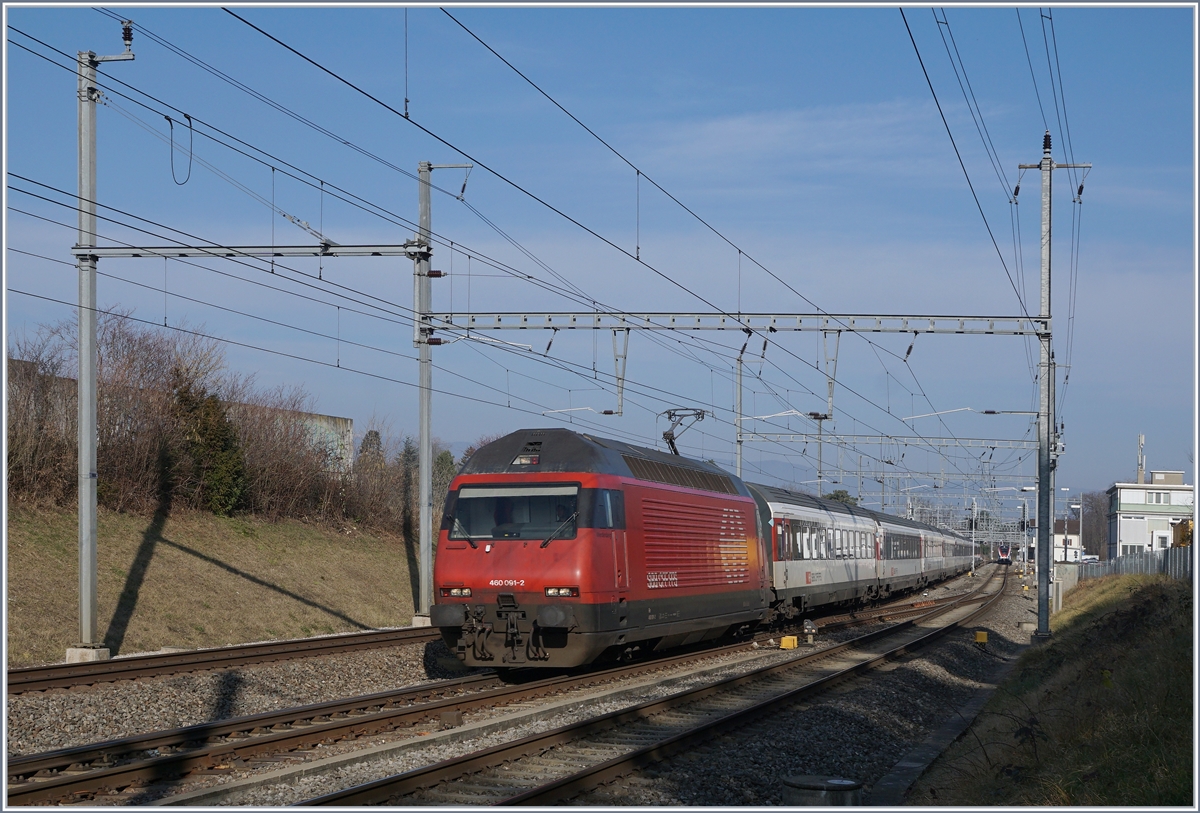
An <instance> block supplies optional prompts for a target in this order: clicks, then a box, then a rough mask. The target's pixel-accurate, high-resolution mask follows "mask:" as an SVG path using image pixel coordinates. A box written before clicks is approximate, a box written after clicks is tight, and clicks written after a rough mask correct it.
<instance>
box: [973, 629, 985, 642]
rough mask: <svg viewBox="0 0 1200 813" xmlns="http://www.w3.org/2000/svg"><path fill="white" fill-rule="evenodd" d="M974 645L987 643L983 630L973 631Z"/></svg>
mask: <svg viewBox="0 0 1200 813" xmlns="http://www.w3.org/2000/svg"><path fill="white" fill-rule="evenodd" d="M975 643H977V644H986V643H987V633H986V632H984V631H983V630H976V631H975Z"/></svg>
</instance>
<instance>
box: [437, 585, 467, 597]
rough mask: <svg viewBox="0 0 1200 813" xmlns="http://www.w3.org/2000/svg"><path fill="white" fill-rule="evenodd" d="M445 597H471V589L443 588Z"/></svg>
mask: <svg viewBox="0 0 1200 813" xmlns="http://www.w3.org/2000/svg"><path fill="white" fill-rule="evenodd" d="M442 595H443V596H464V597H465V596H469V595H471V588H470V587H443V588H442Z"/></svg>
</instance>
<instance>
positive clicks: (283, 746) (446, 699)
mask: <svg viewBox="0 0 1200 813" xmlns="http://www.w3.org/2000/svg"><path fill="white" fill-rule="evenodd" d="M969 600H971V598H970V596H969V595H968V596H952V597H944V598H942V599H939V600H938V602H940V603H946V602H953V601H969ZM934 603H935V602H932V601H917V602H912V601H911V600H910V601H908V602H902V603H898V604H895V605H892V606H890V607H886V608H877V609H876V610H873V611H870V612H863V613H857V614H854V615H852V616H841V617H836V618H831V619H829V622H830V623H827V624H826V623H823V625H822V628H823V629H835V628H840V627H846V626H853V625H861V624H868V623H872V622H876V621H879V620H880V617H881V616H890V617H892V618H896V617H901V616H904V615H911V614H925V613H928V612H929V611H930V609H929V607H930V606H931V605H933V604H934ZM413 631H414V630H404V631H395V632H413ZM778 634H779V632H778V631H776V632H774V633H762V634H761V635H759V636H757V637H756V638H755V639H752V640H747V641H742V642H738V643H734V644H731V645H727V646H724V647H719V648H716V649H709V650H706V651H703V652H699V653H698V652H696V651H694V650H693V651H688V652H683V653H680V654H676V655H674V656H671V657H665V658H660V659H656V660H654V661H648V662H641V663H637V664H633V665H627V666H622V667H618V668H614V669H601V670H591V671H588V672H584V673H582V674H580V673H578V672H574V673H571V674H565V675H555V676H553V677H550V678H542V677H540V673H536V675H537V676H536V677H535V674H534V673H533V671H532V670H527V671H526V672H524V673H518V672H514V673H510V674H509V675H508V676H506V678H505V679H501V678H500V677H499V676H498V675H496V674H493V673H485V674H474V675H469V676H466V677H463V678H459V679H455V680H449V681H439V682H438V683H435V684H428V685H425V686H420V687H416V688H408V689H403V690H396V691H390V692H381V693H377V694H372V695H365V696H361V697H356V698H350V699H343V700H337V701H332V702H328V703H319V704H314V705H310V706H304V707H300V708H294V709H289V710H285V711H280V712H270V713H264V714H256V715H252V716H249V717H242V718H236V719H230V720H225V721H220V722H212V723H203V724H199V725H192V726H186V727H183V728H178V729H173V730H169V731H159V732H151V733H148V734H144V735H139V736H134V737H128V738H124V739H120V740H111V741H107V742H101V743H96V744H92V745H86V746H80V747H75V748H65V749H59V750H56V751H52V752H47V753H42V754H31V755H23V756H13V757H10V758H9V760H8V794H7V801H8V803H9V804H32V803H39V802H40V803H46V802H63V801H66V802H72V801H87V800H90V799H92V798H95V796H96V795H97V794H113V793H119V792H121V791H123V790H127V789H133V790H136V789H137V788H140V787H143V786H145V785H147V784H151V783H155V782H161V781H171V780H174V779H176V778H179V777H183V776H186V775H189V774H221V773H233V772H234V771H237V770H241V769H244V768H246V767H248V766H249V767H253V766H254V765H257V764H263V763H273V762H279V761H281V760H285V759H290V758H291V756H289V755H292V756H294V757H295V759H297V760H299V759H304V758H305V755H306V753H307V752H308V751H309V749H312V748H314V747H317V746H319V745H329V744H332V743H336V742H340V741H343V740H348V739H356V738H360V737H367V736H372V735H377V734H382V733H386V732H392V731H404V730H406V729H414V728H417V727H425V728H437V727H439V726H444V724H445V721H447V720H450V721H455V720H459V721H461V719H462V714H463V712H469V711H472V710H475V709H480V708H495V707H501V706H506V705H512V704H516V703H521V702H525V701H529V700H535V699H539V698H547V697H551V696H553V695H555V694H561V693H564V692H568V691H572V690H574V689H578V688H580V687H584V686H589V685H600V684H604V683H613V682H616V681H620V680H626V679H629V678H632V677H635V676H637V675H639V674H643V673H648V672H654V671H661V670H664V669H670V668H672V667H675V666H677V665H679V664H683V663H686V662H688V661H691V660H694V659H696V658H697V657H705V656H709V657H712V656H717V657H720V656H725V655H728V654H730V653H736V652H738V651H741V650H748V649H753V648H756V647H759V646H761V645H762V644H763V643H766V642H768V641H769V639H770V637H771V635H776V636H777V635H778ZM356 637H358V638H359V640H360V642H361V641H362V639H363V638H364V637H365V636H356ZM317 640H319V641H320V640H325V639H317ZM387 640H388V642H391V640H392V639H387ZM409 640H412V639H411V638H404V639H401V641H402V642H407V641H409ZM287 643H292V642H287ZM305 643H307V642H305ZM341 643H342V645H343V648H344V647H345V644H346V642H344V641H343V642H341ZM363 645H366V646H369V645H372V644H363ZM374 645H379V644H378V643H376V644H374ZM335 651H337V650H335ZM310 652H311V650H310ZM184 654H189V655H190V654H196V653H184ZM268 654H269V653H268ZM247 656H248V657H253V655H249V654H248V653H247ZM297 656H298V655H292V657H297ZM284 657H286V655H284ZM131 660H132V659H131ZM194 663H195V662H194V661H193V664H194ZM209 668H213V667H209ZM506 681H507V682H506Z"/></svg>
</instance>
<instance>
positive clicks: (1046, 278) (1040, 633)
mask: <svg viewBox="0 0 1200 813" xmlns="http://www.w3.org/2000/svg"><path fill="white" fill-rule="evenodd" d="M1091 166H1092V165H1091V164H1056V163H1055V162H1054V159H1053V158H1052V157H1051V154H1050V131H1049V130H1047V131H1046V134H1045V135H1044V136H1043V137H1042V160H1041V161H1040V162H1039V163H1036V164H1020V165H1019V167H1020V168H1021V169H1040V170H1041V172H1042V284H1041V312H1040V317H1041V325H1042V329H1041V331H1040V332H1039V334H1038V341H1039V344H1040V345H1041V358H1040V361H1039V366H1038V421H1037V431H1038V484H1037V489H1038V490H1037V495H1038V499H1037V590H1038V626H1037V631H1036V632H1034V634H1033V638H1034V640H1035V641H1046V640H1049V639H1050V558H1051V557H1050V554H1051V547H1050V546H1051V545H1052V544H1053V541H1052V539H1051V534H1052V532H1053V524H1052V523H1053V514H1051V511H1052V510H1053V506H1054V502H1053V499H1054V492H1053V491H1052V490H1051V489H1052V488H1053V482H1052V470H1053V462H1052V459H1051V458H1052V456H1056V454H1057V450H1058V444H1057V434H1058V433H1057V431H1056V426H1055V420H1054V400H1053V399H1054V382H1053V379H1052V377H1051V376H1053V375H1054V367H1053V362H1052V355H1051V345H1050V339H1051V330H1050V261H1051V254H1050V244H1051V217H1050V215H1051V194H1050V193H1051V190H1052V188H1053V185H1052V177H1051V176H1052V175H1053V172H1054V170H1055V169H1074V168H1078V169H1090V168H1091ZM1080 190H1081V191H1082V186H1081V187H1080Z"/></svg>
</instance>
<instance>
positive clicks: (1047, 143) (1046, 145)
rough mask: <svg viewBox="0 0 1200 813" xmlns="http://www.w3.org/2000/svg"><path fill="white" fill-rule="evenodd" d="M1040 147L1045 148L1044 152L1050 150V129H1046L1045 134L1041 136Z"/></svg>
mask: <svg viewBox="0 0 1200 813" xmlns="http://www.w3.org/2000/svg"><path fill="white" fill-rule="evenodd" d="M1042 149H1043V150H1045V151H1046V152H1050V131H1049V130H1047V131H1046V134H1045V135H1044V136H1042Z"/></svg>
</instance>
